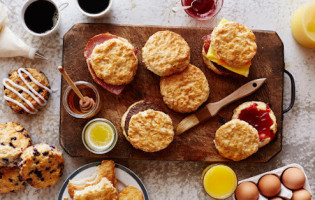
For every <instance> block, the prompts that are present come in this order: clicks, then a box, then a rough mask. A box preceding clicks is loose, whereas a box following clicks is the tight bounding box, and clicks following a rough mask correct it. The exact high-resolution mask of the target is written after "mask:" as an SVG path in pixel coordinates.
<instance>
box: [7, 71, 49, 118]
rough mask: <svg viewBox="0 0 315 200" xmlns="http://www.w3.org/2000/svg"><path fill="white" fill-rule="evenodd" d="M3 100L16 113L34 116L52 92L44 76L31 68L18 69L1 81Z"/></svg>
mask: <svg viewBox="0 0 315 200" xmlns="http://www.w3.org/2000/svg"><path fill="white" fill-rule="evenodd" d="M3 85H4V99H5V100H6V101H7V104H8V105H9V106H10V107H11V108H12V110H14V111H15V112H17V113H20V114H35V113H37V111H38V109H39V108H41V107H42V106H44V105H46V103H47V100H48V98H49V95H50V93H51V92H52V90H51V89H50V85H49V82H48V79H47V77H46V76H45V74H44V73H43V72H41V71H39V70H37V69H33V68H19V69H16V70H14V71H12V72H10V73H9V78H5V79H3Z"/></svg>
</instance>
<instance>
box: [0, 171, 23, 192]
mask: <svg viewBox="0 0 315 200" xmlns="http://www.w3.org/2000/svg"><path fill="white" fill-rule="evenodd" d="M24 187H25V182H24V181H23V179H22V177H21V175H20V173H19V168H17V167H13V168H7V167H2V168H0V193H9V192H17V191H19V190H22V189H24Z"/></svg>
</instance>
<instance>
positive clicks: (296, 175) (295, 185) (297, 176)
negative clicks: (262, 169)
mask: <svg viewBox="0 0 315 200" xmlns="http://www.w3.org/2000/svg"><path fill="white" fill-rule="evenodd" d="M282 183H283V185H284V186H286V187H287V188H289V189H291V190H297V189H300V188H302V187H303V186H304V184H305V175H304V173H303V172H302V170H300V169H299V168H296V167H291V168H289V169H287V170H285V171H284V173H283V174H282Z"/></svg>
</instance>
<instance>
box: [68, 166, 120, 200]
mask: <svg viewBox="0 0 315 200" xmlns="http://www.w3.org/2000/svg"><path fill="white" fill-rule="evenodd" d="M104 177H105V178H107V179H108V180H109V181H110V182H111V183H112V184H113V186H114V187H115V188H117V180H116V177H115V163H114V161H111V160H103V161H102V163H101V164H100V165H99V166H97V170H96V176H92V177H88V178H84V179H82V180H78V181H72V180H70V181H69V184H68V193H69V195H70V197H71V198H73V196H74V192H75V191H79V190H83V189H84V188H86V187H88V186H91V185H96V184H98V183H99V182H100V181H101V180H102V178H104Z"/></svg>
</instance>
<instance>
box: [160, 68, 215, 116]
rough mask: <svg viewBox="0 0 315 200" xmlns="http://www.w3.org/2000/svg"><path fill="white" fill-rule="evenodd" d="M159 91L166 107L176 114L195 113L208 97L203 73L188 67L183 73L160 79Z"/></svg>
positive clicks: (207, 87) (207, 88)
mask: <svg viewBox="0 0 315 200" xmlns="http://www.w3.org/2000/svg"><path fill="white" fill-rule="evenodd" d="M160 91H161V94H162V96H163V100H164V102H165V103H166V105H167V106H168V107H169V108H170V109H172V110H175V111H177V112H181V113H189V112H193V111H196V110H197V109H198V108H199V106H200V105H201V104H203V103H204V102H205V101H206V100H207V99H208V97H209V84H208V81H207V78H206V76H205V75H204V73H203V72H202V71H201V70H200V69H199V68H198V67H196V66H194V65H189V66H188V67H187V68H186V69H185V70H184V71H182V72H180V73H177V74H173V75H171V76H168V77H162V78H161V81H160Z"/></svg>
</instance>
